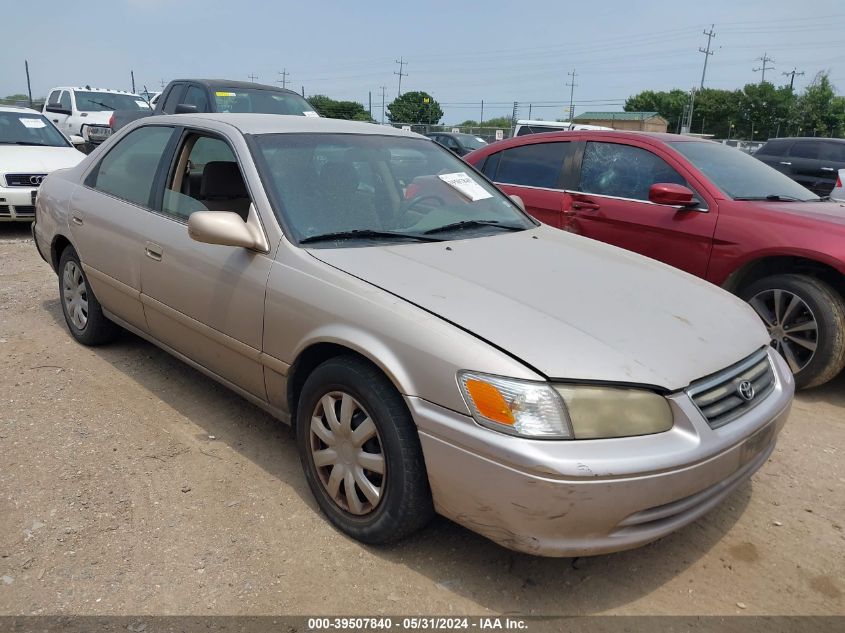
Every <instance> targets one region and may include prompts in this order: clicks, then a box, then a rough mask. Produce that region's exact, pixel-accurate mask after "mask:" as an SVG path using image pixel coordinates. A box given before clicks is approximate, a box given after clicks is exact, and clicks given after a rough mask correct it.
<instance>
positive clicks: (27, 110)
mask: <svg viewBox="0 0 845 633" xmlns="http://www.w3.org/2000/svg"><path fill="white" fill-rule="evenodd" d="M0 112H25V113H26V114H37V115H38V116H41V113H40V112H39V111H38V110H33V109H32V108H25V107H23V106H6V105H0Z"/></svg>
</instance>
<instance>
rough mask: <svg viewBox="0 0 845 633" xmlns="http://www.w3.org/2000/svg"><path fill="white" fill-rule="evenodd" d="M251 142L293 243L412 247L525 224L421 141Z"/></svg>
mask: <svg viewBox="0 0 845 633" xmlns="http://www.w3.org/2000/svg"><path fill="white" fill-rule="evenodd" d="M256 142H257V146H258V154H259V156H258V163H259V165H260V169H261V171H262V178H263V180H264V181H265V182H267V183H268V185H269V186H268V189H269V193H270V195H271V197H272V198H273V199H274V201H275V206H276V207H277V212H279V215H280V217H281V219H282V222H283V223H284V224H285V225H286V226H287V227H289V229H290V230H291V231H292V233H293V237H294V238H295V239H296V240H297V241H300V242H301V241H303V240H307V241H308V242H312V243H314V245H315V246H322V247H332V246H351V245H356V246H367V245H373V243H374V242H383V241H386V240H390V241H406V242H411V241H419V240H420V239H421V236H426V239H428V238H429V237H430V238H434V237H436V238H437V239H438V240H448V239H463V238H467V237H477V236H481V235H491V234H497V233H501V232H504V231H506V230H523V229H528V228H533V227H534V226H535V223H534V222H533V221H532V220H531V219H529V218H528V217H527V216H526V215H525V214H523V213H522V212H521V211H520V210H519V209H518V208H517V207H516V206H515V205H514V204H513V203H512V202H511V201H510V200H508V199H507V198H506V197H505V196H504V194H502V193H501V192H499V191H498V190H497V189H496V188H495V187H493V186H492V185H490V184H488V183H487V182H486V181H485V180H484V179H482V178H481V177H479V176H477V175H476V174H475V173H474V172H473V171H472V170H471V169H469V168H468V167H467V165H466V163H464V162H462V161H461V160H460V159H459V158H457V157H456V156H455V155H454V154H452V153H451V152H448V151H447V150H444V149H443V148H442V147H440V146H438V145H437V144H435V143H431V142H429V141H427V140H420V139H414V138H404V137H396V136H376V135H364V134H265V135H260V136H257V137H256ZM444 227H445V228H444ZM344 232H346V233H348V235H347V236H346V238H347V239H346V240H345V241H343V242H342V243H341V242H339V241H334V242H332V241H329V240H327V241H325V242H319V241H318V240H316V239H314V238H315V237H316V236H324V235H326V236H327V235H330V234H338V233H344ZM353 232H359V233H358V234H356V233H353ZM376 232H378V233H380V235H375V233H376ZM403 236H404V237H403ZM356 237H357V238H358V239H355V238H356ZM350 239H351V240H352V241H350Z"/></svg>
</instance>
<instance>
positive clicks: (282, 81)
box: [276, 68, 290, 88]
mask: <svg viewBox="0 0 845 633" xmlns="http://www.w3.org/2000/svg"><path fill="white" fill-rule="evenodd" d="M279 74H280V75H281V76H282V78H281V79H277V80H276V83H277V84H282V88H287V87H288V75H290V73H289V72H288V69H287V68H285V69H284V70H282V71H280V72H279Z"/></svg>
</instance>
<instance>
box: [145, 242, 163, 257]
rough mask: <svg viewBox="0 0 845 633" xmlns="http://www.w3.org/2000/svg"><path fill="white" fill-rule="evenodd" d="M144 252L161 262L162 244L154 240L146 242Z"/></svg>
mask: <svg viewBox="0 0 845 633" xmlns="http://www.w3.org/2000/svg"><path fill="white" fill-rule="evenodd" d="M144 254H145V255H146V256H147V257H149V258H150V259H154V260H155V261H157V262H160V261H161V254H162V249H161V246H159V245H158V244H153V243H152V242H147V243H146V244H144Z"/></svg>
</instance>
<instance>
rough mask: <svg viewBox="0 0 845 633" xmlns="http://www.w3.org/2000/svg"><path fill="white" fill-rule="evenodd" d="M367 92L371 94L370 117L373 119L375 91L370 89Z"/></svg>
mask: <svg viewBox="0 0 845 633" xmlns="http://www.w3.org/2000/svg"><path fill="white" fill-rule="evenodd" d="M367 94H369V95H370V107H369V112H370V118H371V119H372V118H373V91H372V90H370V91H369V92H368V93H367Z"/></svg>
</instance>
